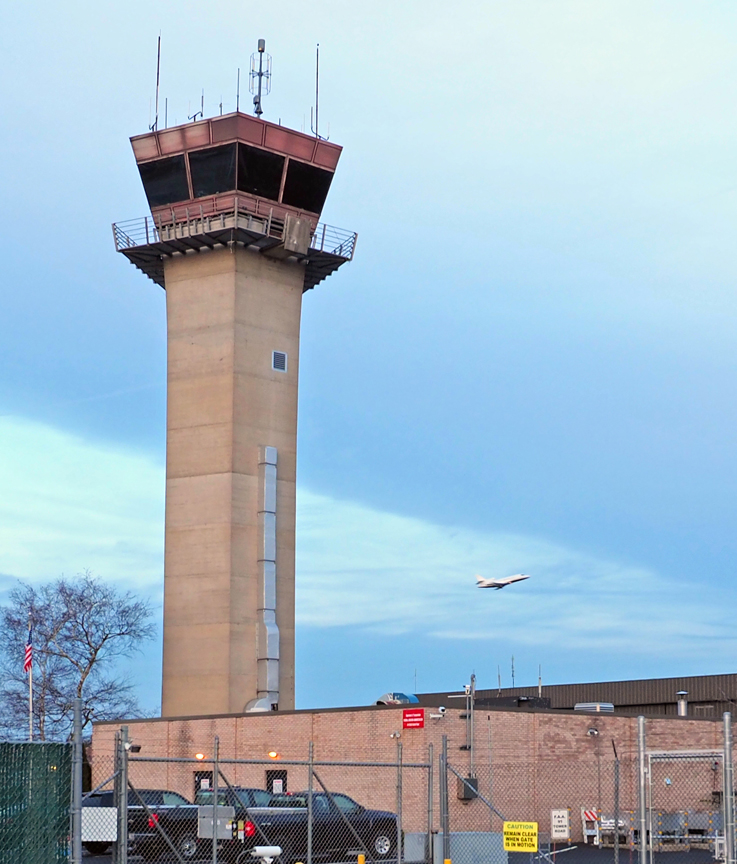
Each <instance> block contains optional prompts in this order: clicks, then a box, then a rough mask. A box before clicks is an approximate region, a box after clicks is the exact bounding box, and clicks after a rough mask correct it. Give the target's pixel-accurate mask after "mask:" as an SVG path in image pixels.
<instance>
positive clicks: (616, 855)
mask: <svg viewBox="0 0 737 864" xmlns="http://www.w3.org/2000/svg"><path fill="white" fill-rule="evenodd" d="M612 749H613V750H614V864H619V756H618V755H617V747H616V745H615V744H614V740H612Z"/></svg>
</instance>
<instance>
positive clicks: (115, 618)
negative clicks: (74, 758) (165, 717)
mask: <svg viewBox="0 0 737 864" xmlns="http://www.w3.org/2000/svg"><path fill="white" fill-rule="evenodd" d="M29 615H30V620H31V623H32V625H33V725H34V736H35V737H37V738H38V739H39V740H41V741H49V740H60V739H64V738H66V737H67V736H68V734H69V730H70V728H71V720H72V709H73V703H74V698H75V697H76V696H79V697H81V698H82V720H83V724H84V725H85V726H86V725H87V724H88V723H90V722H91V721H93V720H111V719H115V718H117V717H122V716H127V717H132V716H140V713H141V712H140V709H139V707H138V703H137V700H136V698H135V694H134V688H133V684H132V683H131V681H130V679H129V678H128V677H126V676H124V675H119V674H118V672H117V668H116V667H117V661H119V660H120V659H121V658H123V657H129V656H131V655H132V654H134V653H136V652H137V651H138V650H140V646H141V643H143V642H144V641H146V640H148V639H151V638H152V637H153V635H154V633H155V627H154V625H153V624H152V623H151V607H150V604H149V603H148V601H147V600H141V599H139V598H136V597H135V595H134V594H132V593H131V592H130V591H127V592H119V591H118V590H117V589H116V588H115V587H114V586H112V585H109V584H106V583H104V582H102V581H101V580H100V579H99V578H98V577H96V576H94V575H93V574H92V573H90V572H89V571H85V572H84V573H81V574H80V575H79V576H78V577H77V578H76V579H73V580H69V579H65V578H64V577H63V576H62V577H61V578H59V579H57V580H56V581H55V582H51V583H48V584H46V585H41V586H31V585H19V586H18V587H17V588H15V589H14V590H13V591H11V593H10V597H9V603H8V604H7V605H6V606H4V607H2V611H1V618H0V657H1V659H0V675H1V676H2V684H1V685H0V731H1V732H2V733H3V734H4V735H5V737H13V738H22V737H25V735H27V731H26V730H27V729H28V677H27V675H26V674H25V673H24V672H23V655H24V650H25V643H26V638H27V632H28V621H29Z"/></svg>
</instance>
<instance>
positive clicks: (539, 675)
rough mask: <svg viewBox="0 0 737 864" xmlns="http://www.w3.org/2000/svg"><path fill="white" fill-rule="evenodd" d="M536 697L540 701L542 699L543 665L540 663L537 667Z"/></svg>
mask: <svg viewBox="0 0 737 864" xmlns="http://www.w3.org/2000/svg"><path fill="white" fill-rule="evenodd" d="M537 695H538V697H539V698H540V699H542V696H543V665H542V663H540V665H539V666H538V667H537Z"/></svg>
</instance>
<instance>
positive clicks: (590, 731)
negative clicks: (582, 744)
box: [586, 728, 599, 738]
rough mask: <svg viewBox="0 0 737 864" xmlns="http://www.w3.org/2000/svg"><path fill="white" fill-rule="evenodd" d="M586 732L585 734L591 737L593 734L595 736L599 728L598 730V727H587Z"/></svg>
mask: <svg viewBox="0 0 737 864" xmlns="http://www.w3.org/2000/svg"><path fill="white" fill-rule="evenodd" d="M586 734H587V735H590V736H591V737H592V738H593V737H594V736H596V735H598V734H599V730H598V729H593V728H592V729H589V731H588V732H587V733H586Z"/></svg>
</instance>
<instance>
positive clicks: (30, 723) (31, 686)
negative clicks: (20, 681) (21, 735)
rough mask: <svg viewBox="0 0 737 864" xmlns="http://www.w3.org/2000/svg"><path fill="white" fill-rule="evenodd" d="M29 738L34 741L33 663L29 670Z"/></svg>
mask: <svg viewBox="0 0 737 864" xmlns="http://www.w3.org/2000/svg"><path fill="white" fill-rule="evenodd" d="M28 740H29V741H33V665H31V668H30V669H29V670H28Z"/></svg>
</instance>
